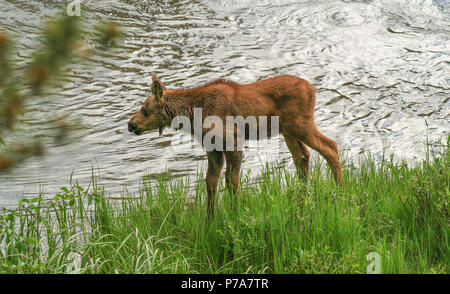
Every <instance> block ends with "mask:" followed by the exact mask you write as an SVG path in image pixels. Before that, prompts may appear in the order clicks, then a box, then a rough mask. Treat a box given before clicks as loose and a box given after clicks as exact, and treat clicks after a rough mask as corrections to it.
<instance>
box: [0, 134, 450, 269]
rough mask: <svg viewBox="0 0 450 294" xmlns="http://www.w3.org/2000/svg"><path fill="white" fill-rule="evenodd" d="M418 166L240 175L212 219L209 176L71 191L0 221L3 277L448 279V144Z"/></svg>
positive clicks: (24, 204)
mask: <svg viewBox="0 0 450 294" xmlns="http://www.w3.org/2000/svg"><path fill="white" fill-rule="evenodd" d="M427 154H428V155H427V157H426V159H425V160H424V161H423V162H422V163H421V164H419V165H417V166H408V165H407V164H406V163H404V162H403V163H397V164H395V163H394V162H393V160H392V157H391V158H389V159H384V160H382V162H381V163H379V164H376V163H375V161H374V160H373V159H372V158H371V157H368V158H367V159H365V160H363V161H361V162H360V163H359V164H358V167H357V168H356V167H354V166H353V165H350V166H349V165H347V166H346V167H345V168H344V178H345V185H344V186H343V187H338V186H336V185H335V184H334V182H333V180H332V179H331V176H330V174H329V171H328V170H327V171H326V172H325V170H324V165H323V164H321V163H320V162H316V163H315V164H313V168H312V172H311V177H310V180H309V182H308V183H307V184H305V183H304V182H302V181H301V180H299V179H298V178H297V177H296V175H294V174H293V173H289V172H287V171H286V170H284V169H283V168H276V167H266V169H265V172H264V173H263V175H262V176H261V177H260V178H258V179H257V180H253V181H252V182H251V181H250V179H249V177H246V176H243V177H242V178H241V180H242V188H241V191H240V193H239V194H238V195H237V197H238V201H237V203H238V205H237V206H236V207H235V209H233V205H232V204H233V196H232V195H230V194H229V193H228V192H227V191H226V189H224V187H223V184H221V187H220V192H219V194H218V203H217V206H216V215H215V218H214V219H213V220H210V221H208V218H207V216H206V201H205V200H206V195H205V194H206V192H205V186H204V181H199V184H198V186H197V188H196V189H195V191H192V190H190V191H189V190H188V186H189V183H187V181H186V180H185V179H173V178H170V177H167V176H161V177H160V178H159V179H158V180H153V181H152V180H150V179H148V178H145V177H144V180H143V189H142V192H141V193H140V197H130V195H126V194H125V193H124V194H123V195H122V196H121V197H119V199H120V200H113V199H110V198H108V197H106V196H105V194H106V193H105V192H104V191H103V190H102V188H101V187H98V185H97V184H96V183H95V181H94V182H93V183H92V185H91V186H90V187H86V188H83V187H80V186H78V185H71V186H70V187H69V188H62V189H61V192H60V193H59V194H58V195H56V197H54V198H53V199H43V198H40V197H39V198H35V199H29V200H27V199H23V200H22V201H20V202H19V207H18V208H17V209H14V210H8V209H3V213H2V214H1V216H0V242H1V243H0V244H1V247H0V272H2V273H66V272H70V271H76V272H81V273H366V270H367V267H368V265H369V261H368V260H367V255H368V253H369V252H376V253H378V254H379V256H380V262H381V272H382V273H449V260H450V259H449V243H448V241H449V240H448V231H449V211H448V200H449V195H450V188H449V187H450V185H449V184H450V169H449V167H450V157H449V155H450V149H449V148H448V142H447V145H446V146H444V147H443V148H442V150H441V152H440V154H439V155H435V156H433V155H431V152H427Z"/></svg>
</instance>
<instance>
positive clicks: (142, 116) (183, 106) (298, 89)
mask: <svg viewBox="0 0 450 294" xmlns="http://www.w3.org/2000/svg"><path fill="white" fill-rule="evenodd" d="M152 79H153V81H152V86H151V93H152V94H151V95H150V96H148V97H147V99H146V100H145V101H144V103H143V105H142V107H141V109H140V110H139V111H138V112H137V113H136V114H135V115H133V117H132V118H131V119H130V121H129V122H128V130H129V131H130V132H133V133H135V134H137V135H140V134H142V133H143V132H145V131H149V130H154V129H159V131H160V134H161V132H162V129H163V128H164V127H168V126H171V123H172V120H173V119H174V118H176V117H178V116H184V117H187V118H188V119H189V120H190V121H193V120H194V112H195V111H194V110H195V109H201V110H202V114H203V117H208V116H215V117H218V118H220V119H221V121H222V122H225V121H226V117H243V118H248V117H256V118H258V119H257V120H256V124H257V126H259V125H260V121H261V120H260V118H261V117H267V118H274V117H276V118H277V119H278V120H277V121H278V123H279V132H280V133H281V134H282V135H283V137H284V139H285V141H286V144H287V147H288V149H289V151H290V152H291V154H292V157H293V159H294V164H295V166H296V168H297V170H298V172H299V174H300V175H301V176H302V177H304V178H307V177H308V173H309V157H310V154H309V152H308V149H307V148H306V146H309V147H311V148H312V149H314V150H316V151H318V152H319V153H320V154H321V155H322V156H323V157H324V158H325V159H326V161H327V162H328V164H329V166H330V168H331V170H332V172H333V176H334V179H335V181H336V182H337V183H338V184H343V182H344V181H343V177H342V167H341V162H340V159H339V153H338V148H337V144H336V142H335V141H333V140H331V139H329V138H327V137H325V136H324V135H323V134H322V133H320V132H319V130H318V129H317V127H316V125H315V123H314V105H315V92H316V89H315V88H314V86H312V85H311V84H310V83H308V82H307V81H305V80H303V79H301V78H298V77H295V76H291V75H280V76H275V77H272V78H268V79H265V80H261V81H258V82H254V83H250V84H245V85H243V84H238V83H235V82H232V81H227V80H222V79H220V80H215V81H213V82H210V83H208V84H205V85H203V86H200V87H197V88H193V89H176V90H168V89H166V87H165V86H164V84H163V83H162V82H161V80H160V79H159V78H158V77H157V76H156V75H155V74H152ZM270 121H271V120H270ZM194 123H195V122H194ZM201 126H202V129H201V132H200V133H201V134H200V137H201V138H203V137H204V136H205V134H207V133H208V131H210V130H211V128H205V127H204V126H203V125H202V124H201ZM211 127H214V124H211ZM267 127H268V128H270V122H269V123H268V125H267ZM220 129H221V130H223V137H222V139H223V138H225V139H227V138H230V137H231V138H234V139H236V136H237V133H238V132H239V131H238V130H237V128H236V127H234V128H233V129H231V130H230V128H226V127H224V126H222V128H220ZM250 131H251V130H247V129H246V130H245V133H246V136H248V132H250ZM201 138H199V139H200V140H201ZM215 139H216V140H218V139H220V138H218V137H216V138H215ZM237 141H238V140H234V142H235V143H234V144H233V145H232V146H233V148H232V149H230V148H229V146H225V145H226V144H225V142H224V144H223V146H220V144H219V148H215V149H214V150H207V152H206V153H207V158H208V169H207V173H206V188H207V193H208V214H209V216H211V217H212V216H213V215H214V203H215V195H216V191H217V184H218V181H219V177H220V172H221V170H222V167H223V165H224V161H225V160H226V162H227V166H226V172H225V180H226V185H227V187H230V188H231V189H232V190H233V192H234V193H236V192H237V191H238V187H239V174H240V169H241V162H242V150H239V148H237V147H238V146H237V144H236V142H237ZM217 142H218V141H216V144H215V146H216V147H217ZM221 142H222V141H221ZM220 147H223V148H220ZM225 147H228V148H225Z"/></svg>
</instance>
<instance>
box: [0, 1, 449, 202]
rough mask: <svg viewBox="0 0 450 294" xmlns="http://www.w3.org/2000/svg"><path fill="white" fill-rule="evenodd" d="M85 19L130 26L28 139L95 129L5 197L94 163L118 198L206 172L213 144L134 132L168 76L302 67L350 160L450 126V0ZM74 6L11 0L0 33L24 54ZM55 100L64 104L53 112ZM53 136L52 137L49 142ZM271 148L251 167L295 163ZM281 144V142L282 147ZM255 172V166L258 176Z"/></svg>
mask: <svg viewBox="0 0 450 294" xmlns="http://www.w3.org/2000/svg"><path fill="white" fill-rule="evenodd" d="M82 2H83V6H82V10H81V12H82V16H84V17H86V19H87V20H88V22H90V23H95V22H96V21H98V20H101V19H109V20H113V21H115V22H117V23H118V24H120V25H121V26H122V28H123V30H124V32H125V39H124V42H123V44H121V45H120V46H119V47H118V48H115V49H114V50H112V51H108V52H99V53H98V54H97V55H94V56H92V57H91V58H90V60H89V62H81V63H80V64H77V65H75V66H72V67H71V68H70V70H69V74H68V76H67V78H66V79H67V81H66V82H65V83H64V84H63V86H62V88H61V89H57V90H56V91H55V95H53V96H54V97H48V98H51V99H50V101H52V103H51V105H50V106H45V107H43V106H41V105H40V104H39V103H31V105H30V106H29V108H28V110H27V116H26V117H25V120H24V122H23V124H22V129H23V131H20V133H19V136H29V134H37V136H41V137H42V139H43V140H46V137H45V135H44V134H45V133H46V130H43V129H42V127H41V126H40V125H39V121H42V119H43V118H44V117H46V116H55V114H57V115H58V114H68V115H69V116H70V117H73V118H76V119H80V120H81V121H82V122H83V124H84V126H85V129H83V130H82V131H79V132H76V133H75V134H73V136H74V137H75V139H76V140H75V143H72V144H67V145H63V146H60V145H56V144H55V143H53V142H52V141H51V140H47V144H48V145H49V148H48V153H47V155H46V156H45V157H43V158H33V159H30V160H28V161H26V162H25V163H24V164H23V165H21V166H20V167H18V168H15V169H14V170H13V171H12V172H11V173H9V174H6V175H2V176H1V177H0V206H14V205H15V203H16V201H17V199H18V198H20V197H22V196H26V197H27V196H31V195H35V193H37V192H39V191H40V190H45V191H46V192H47V193H48V194H51V193H54V192H55V191H56V190H57V189H58V188H59V187H61V186H63V185H67V184H68V181H69V178H70V176H71V174H72V172H73V179H74V180H77V181H79V182H80V183H82V184H86V183H88V182H89V181H90V179H91V166H92V165H94V166H95V167H96V168H99V170H100V175H101V180H100V182H101V183H102V184H104V185H105V186H106V189H107V190H108V191H110V192H111V193H118V192H119V191H122V190H123V189H124V185H126V186H127V187H128V189H129V190H136V189H138V187H139V182H140V179H141V177H142V176H143V175H144V174H149V175H152V176H154V175H157V174H159V173H162V172H164V171H166V170H168V171H170V172H172V173H173V174H175V175H195V174H196V173H197V170H198V169H199V168H202V167H204V166H205V164H206V163H205V158H206V157H205V154H204V152H203V151H202V149H201V147H200V146H195V148H194V149H191V150H189V149H187V148H171V147H170V145H171V138H172V136H174V135H175V136H176V135H177V133H176V132H175V131H172V130H168V131H166V132H165V134H164V135H163V136H162V137H159V136H158V132H157V131H154V132H151V133H148V134H145V135H142V136H140V137H137V136H134V135H131V134H128V132H127V125H126V123H127V121H128V119H129V118H130V116H131V115H132V114H133V112H135V111H136V110H137V109H138V107H139V105H140V104H141V102H142V101H143V99H144V98H145V97H146V96H147V95H148V94H149V92H150V82H151V78H150V75H151V73H152V72H156V73H157V74H158V75H159V76H160V78H161V79H162V80H163V81H164V82H165V84H166V86H167V87H168V88H177V87H192V86H196V85H199V84H202V83H205V82H207V81H210V80H213V79H217V78H229V79H231V80H233V81H236V82H241V83H247V82H253V81H256V80H259V79H263V78H267V77H270V76H274V75H277V74H293V75H297V76H300V77H303V78H305V79H307V80H308V81H310V82H311V83H312V84H313V85H315V86H316V88H317V89H318V91H317V104H316V112H315V116H316V123H317V124H318V126H319V129H320V130H321V131H322V132H323V133H324V134H326V135H327V136H329V137H330V138H333V139H335V140H336V141H337V142H338V144H339V146H340V150H341V152H342V153H343V154H345V156H346V157H347V158H350V159H356V158H357V157H358V155H359V154H362V153H363V152H365V151H370V152H372V153H374V154H375V155H376V156H380V155H381V154H382V152H383V149H384V150H385V151H386V152H388V153H391V152H395V154H396V155H398V157H399V158H404V159H407V160H409V161H415V160H418V159H421V158H423V156H424V145H423V143H424V141H425V140H426V135H427V127H426V123H425V122H427V123H428V136H429V138H430V140H431V141H435V140H437V139H439V138H442V137H445V136H447V135H448V134H449V105H450V104H449V97H450V90H449V89H450V73H449V65H450V3H449V1H431V0H430V1H419V0H410V1H408V0H373V1H370V0H366V1H364V0H361V1H333V0H330V1H306V0H302V1H295V0H292V1H288V0H270V1H269V0H261V1H257V0H242V1H241V0H239V1H237V0H210V1H208V0H194V1H188V0H180V1H169V0H166V1H162V0H158V1H138V0H109V1H106V0H101V1H82ZM62 3H66V1H48V0H47V1H44V0H42V1H31V0H2V1H1V2H0V11H1V16H0V30H5V31H7V32H9V33H10V34H12V35H13V36H14V37H15V39H16V41H17V48H18V50H19V53H18V55H17V58H18V59H19V62H22V63H23V60H24V58H26V57H27V56H29V54H30V52H31V50H32V49H33V48H36V46H37V45H38V44H39V31H40V29H41V28H42V27H43V24H44V23H45V20H46V18H47V17H49V16H53V15H55V14H56V13H57V12H58V8H59V7H60V5H61V4H62ZM50 107H51V108H50ZM47 139H48V138H47ZM272 140H274V141H275V142H280V146H281V147H280V148H281V149H280V152H279V153H276V154H273V153H274V152H272V153H271V151H273V150H267V149H268V148H265V146H260V147H259V148H257V149H252V150H249V151H247V152H246V153H245V158H244V169H246V170H247V171H249V170H250V171H251V172H252V173H253V174H257V170H259V169H260V168H261V161H265V160H269V161H272V162H273V161H278V162H284V163H285V164H286V165H288V166H289V167H290V168H292V164H291V158H290V154H289V153H288V150H287V148H286V147H285V145H284V143H283V142H282V138H280V137H278V138H275V139H272ZM274 145H276V144H274ZM244 172H245V171H244Z"/></svg>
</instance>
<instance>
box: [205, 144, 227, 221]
mask: <svg viewBox="0 0 450 294" xmlns="http://www.w3.org/2000/svg"><path fill="white" fill-rule="evenodd" d="M206 156H207V157H208V170H207V172H206V191H207V193H208V208H207V210H208V216H209V217H210V218H212V217H213V216H214V204H215V201H216V193H217V184H218V183H219V177H220V171H221V170H222V167H223V152H219V151H212V152H207V153H206Z"/></svg>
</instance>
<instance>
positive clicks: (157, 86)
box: [128, 74, 166, 135]
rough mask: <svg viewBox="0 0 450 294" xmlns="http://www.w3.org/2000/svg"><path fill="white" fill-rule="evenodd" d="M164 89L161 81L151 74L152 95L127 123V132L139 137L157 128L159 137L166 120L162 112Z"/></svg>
mask: <svg viewBox="0 0 450 294" xmlns="http://www.w3.org/2000/svg"><path fill="white" fill-rule="evenodd" d="M165 91H166V87H165V86H164V84H163V83H162V82H161V80H160V79H159V78H158V77H157V76H156V75H155V74H152V95H150V96H148V97H147V99H145V101H144V103H143V104H142V107H141V109H140V110H139V111H138V112H137V113H136V114H135V115H133V117H132V118H131V119H130V120H129V121H128V131H130V132H131V133H135V134H136V135H140V134H142V133H143V132H145V131H151V130H154V129H157V128H159V134H160V135H161V133H162V129H163V127H165V124H166V119H165V116H164V113H163V110H164V99H163V96H164V92H165Z"/></svg>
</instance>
